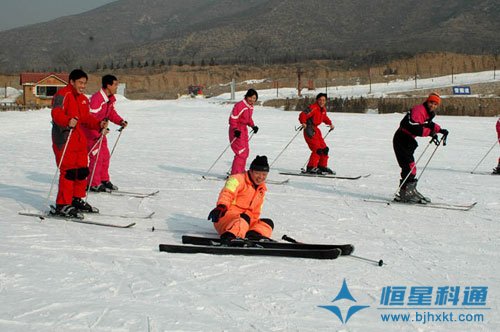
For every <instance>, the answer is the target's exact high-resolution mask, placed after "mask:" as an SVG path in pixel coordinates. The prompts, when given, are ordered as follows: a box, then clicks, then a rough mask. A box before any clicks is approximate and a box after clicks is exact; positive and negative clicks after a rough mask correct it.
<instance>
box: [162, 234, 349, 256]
mask: <svg viewBox="0 0 500 332" xmlns="http://www.w3.org/2000/svg"><path fill="white" fill-rule="evenodd" d="M283 238H287V239H290V238H288V237H286V236H283ZM182 243H183V245H175V244H160V245H159V249H160V251H164V252H170V253H184V254H195V253H204V254H212V255H243V256H278V257H296V258H313V259H336V258H337V257H339V256H341V255H343V256H347V255H350V254H352V253H353V252H354V246H353V245H351V244H342V245H336V244H309V243H297V242H295V243H287V242H277V241H265V242H263V241H252V240H247V239H244V240H241V242H240V243H238V242H236V243H235V244H236V245H238V244H239V245H241V246H233V245H232V246H224V245H222V244H221V240H220V239H219V238H207V237H198V236H189V235H183V236H182Z"/></svg>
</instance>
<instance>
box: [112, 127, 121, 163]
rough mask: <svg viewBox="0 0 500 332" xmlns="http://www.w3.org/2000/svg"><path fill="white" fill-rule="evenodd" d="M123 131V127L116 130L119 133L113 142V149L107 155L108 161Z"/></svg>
mask: <svg viewBox="0 0 500 332" xmlns="http://www.w3.org/2000/svg"><path fill="white" fill-rule="evenodd" d="M123 129H124V128H123V127H120V129H118V131H119V132H120V133H119V134H118V137H117V138H116V141H115V144H114V145H113V148H112V149H111V153H110V154H109V159H111V157H112V156H113V152H114V151H115V148H116V145H117V144H118V141H119V140H120V136H122V133H123Z"/></svg>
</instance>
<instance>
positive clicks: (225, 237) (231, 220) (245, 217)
mask: <svg viewBox="0 0 500 332" xmlns="http://www.w3.org/2000/svg"><path fill="white" fill-rule="evenodd" d="M268 173H269V164H268V162H267V157H266V156H257V157H256V158H255V159H254V160H253V161H252V163H251V165H250V169H249V170H248V171H247V172H245V173H239V174H234V175H231V176H230V177H229V178H228V180H227V181H226V184H225V186H224V188H223V189H222V190H221V192H220V194H219V198H218V200H217V207H216V208H215V209H213V210H212V211H210V214H209V215H208V220H211V221H212V222H213V224H214V227H215V229H216V230H217V232H218V233H219V235H220V238H221V240H222V241H223V242H226V243H229V242H230V241H231V240H234V239H237V238H247V239H252V240H261V239H268V238H270V237H271V234H272V232H273V228H274V223H273V221H272V220H271V219H264V218H260V213H261V210H262V205H263V204H264V196H265V194H266V191H267V187H266V184H265V181H266V178H267V175H268Z"/></svg>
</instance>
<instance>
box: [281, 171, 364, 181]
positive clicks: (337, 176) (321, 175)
mask: <svg viewBox="0 0 500 332" xmlns="http://www.w3.org/2000/svg"><path fill="white" fill-rule="evenodd" d="M280 174H283V175H293V176H306V177H311V178H328V179H341V180H359V179H361V178H366V177H369V176H370V174H366V175H357V176H340V175H333V174H310V173H302V172H280Z"/></svg>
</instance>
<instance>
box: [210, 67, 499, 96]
mask: <svg viewBox="0 0 500 332" xmlns="http://www.w3.org/2000/svg"><path fill="white" fill-rule="evenodd" d="M499 81H500V75H499V73H498V72H496V71H493V70H490V71H482V72H474V73H461V74H455V75H453V76H452V75H446V76H439V77H432V78H424V79H417V85H416V86H415V80H414V79H413V78H411V77H410V78H408V80H401V79H398V80H392V81H390V82H387V83H374V84H372V85H371V87H370V85H369V84H358V85H350V86H329V87H327V88H325V87H322V88H319V87H318V88H317V89H316V90H307V89H303V90H302V95H303V96H315V95H316V94H318V93H319V92H327V93H328V95H329V97H342V98H346V97H349V98H352V97H354V98H359V97H370V98H380V97H385V96H387V95H389V94H397V93H399V92H405V93H408V92H419V91H422V90H428V89H436V88H444V87H449V88H450V90H449V93H448V94H443V96H444V97H445V98H446V96H447V95H452V94H453V93H452V91H451V90H452V89H451V87H452V86H461V85H470V84H477V83H491V82H499ZM245 82H246V83H248V84H254V83H259V82H258V81H255V80H249V81H245ZM245 82H243V83H245ZM228 84H229V83H227V85H228ZM245 92H246V91H239V92H237V93H236V97H237V99H238V98H239V99H241V98H243V96H244V95H245ZM472 93H473V94H472V95H471V96H476V97H477V96H478V95H477V94H475V92H474V89H472ZM230 96H231V94H230V93H225V94H222V95H220V96H218V97H216V98H215V99H217V100H227V99H229V98H230ZM284 98H297V89H296V88H280V89H279V90H278V94H277V95H276V89H269V90H263V91H259V101H265V100H269V99H284Z"/></svg>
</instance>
